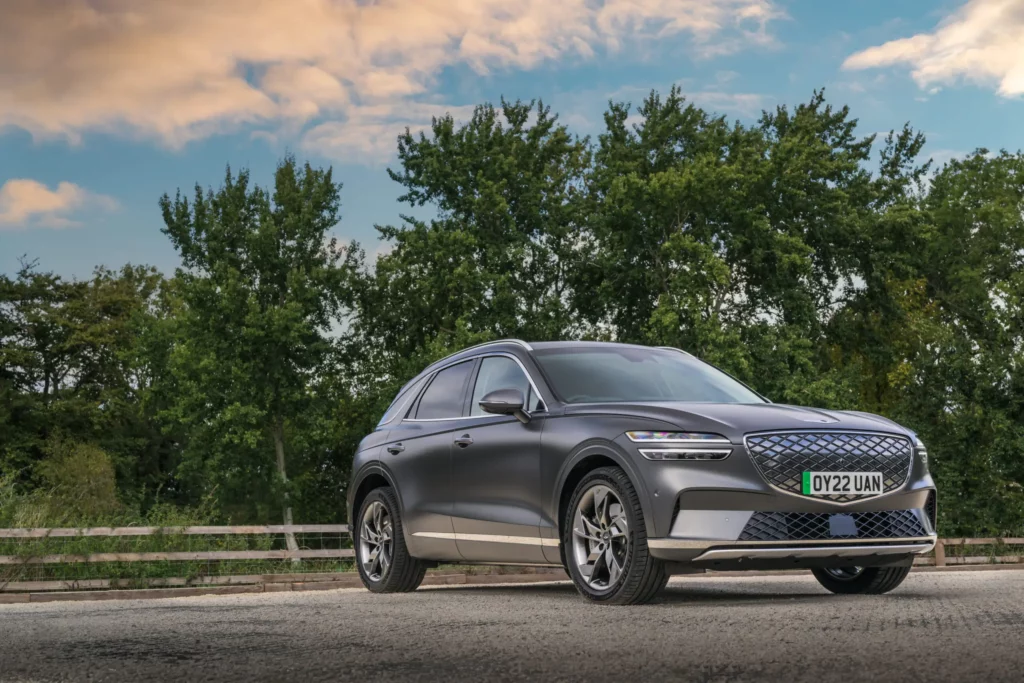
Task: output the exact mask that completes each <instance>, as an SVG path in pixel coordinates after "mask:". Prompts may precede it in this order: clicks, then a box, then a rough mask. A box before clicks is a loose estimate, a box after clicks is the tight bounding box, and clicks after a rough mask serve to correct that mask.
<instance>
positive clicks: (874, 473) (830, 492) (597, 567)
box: [348, 340, 936, 604]
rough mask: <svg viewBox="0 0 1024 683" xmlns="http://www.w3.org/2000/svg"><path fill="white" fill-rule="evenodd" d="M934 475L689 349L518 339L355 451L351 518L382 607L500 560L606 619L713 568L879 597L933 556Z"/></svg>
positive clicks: (874, 428) (478, 359)
mask: <svg viewBox="0 0 1024 683" xmlns="http://www.w3.org/2000/svg"><path fill="white" fill-rule="evenodd" d="M927 461H928V458H927V453H926V451H925V448H924V445H923V444H922V443H921V442H920V441H919V440H918V439H917V437H916V436H915V435H914V433H913V432H912V431H910V430H908V429H906V428H904V427H901V426H900V425H898V424H896V423H894V422H891V421H890V420H887V419H885V418H882V417H878V416H876V415H869V414H866V413H857V412H850V411H834V410H818V409H813V408H800V407H796V406H788V405H779V404H775V403H772V402H770V401H768V400H767V399H765V398H764V397H762V396H760V395H759V394H757V393H756V392H754V391H753V390H751V389H750V388H748V387H747V386H745V385H744V384H742V383H740V382H739V381H737V380H735V379H733V378H732V377H730V376H729V375H727V374H725V373H723V372H722V371H720V370H718V369H716V368H714V367H712V366H710V365H708V364H706V363H703V362H701V361H700V360H698V359H697V358H695V357H693V356H692V355H690V354H688V353H686V352H684V351H680V350H678V349H670V348H649V347H645V346H633V345H628V344H609V343H597V342H588V343H569V342H545V343H533V344H528V343H526V342H523V341H518V340H507V341H499V342H492V343H489V344H483V345H480V346H476V347H472V348H469V349H465V350H463V351H460V352H459V353H456V354H454V355H452V356H449V357H448V358H445V359H443V360H440V361H438V362H436V363H434V364H433V365H431V366H430V367H428V368H427V369H425V370H424V371H423V372H422V373H420V374H419V375H418V376H417V377H415V378H414V379H413V380H412V381H410V382H409V383H408V384H407V385H406V386H405V387H403V388H402V390H401V391H400V392H399V393H398V396H397V397H396V398H395V400H394V402H393V403H392V405H391V407H390V408H388V410H387V412H386V414H385V415H384V417H383V418H382V419H381V421H380V423H379V424H378V425H377V428H376V430H374V432H373V433H372V434H370V435H368V436H367V437H366V438H365V439H363V441H362V443H361V444H360V446H359V450H358V452H357V453H356V456H355V461H354V464H353V468H352V471H353V475H352V482H351V485H350V487H349V491H348V512H349V519H350V520H351V525H350V526H351V529H352V536H353V544H354V547H355V549H356V556H357V557H356V559H357V562H356V564H357V566H358V569H359V573H360V576H361V577H362V580H363V583H364V584H365V585H366V587H367V588H368V589H370V590H371V591H375V592H392V591H409V590H413V589H415V588H416V587H417V586H418V585H419V584H420V582H421V581H422V580H423V576H424V572H425V571H426V569H427V568H428V567H431V566H436V565H437V564H438V563H467V564H488V563H491V564H519V565H536V566H561V567H565V569H566V571H567V572H568V573H569V576H570V577H572V580H573V582H574V583H575V585H576V588H577V589H578V590H579V592H580V593H581V594H582V595H583V596H584V597H586V598H588V599H589V600H592V601H594V602H600V603H608V604H631V603H640V602H645V601H647V600H650V599H651V598H652V597H654V596H655V595H656V594H657V593H658V591H659V590H661V589H662V588H663V587H664V586H665V584H666V583H667V581H668V578H669V576H671V575H673V574H684V573H690V572H700V571H704V570H705V569H718V570H726V569H728V570H735V569H791V568H810V569H811V570H812V571H813V573H814V575H815V576H816V577H817V579H818V581H819V582H821V584H822V585H823V586H824V587H825V588H827V589H828V590H830V591H832V592H835V593H884V592H887V591H890V590H892V589H893V588H895V587H896V586H898V585H899V584H900V583H901V582H902V581H903V579H904V578H905V577H906V576H907V574H908V572H909V571H910V566H911V564H912V561H913V558H914V556H915V555H917V554H919V553H923V552H926V551H928V550H930V549H931V548H932V547H933V546H934V544H935V509H936V506H935V485H934V482H933V481H932V478H931V476H930V475H929V473H928V465H927Z"/></svg>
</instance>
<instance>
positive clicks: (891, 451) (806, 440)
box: [746, 432, 912, 503]
mask: <svg viewBox="0 0 1024 683" xmlns="http://www.w3.org/2000/svg"><path fill="white" fill-rule="evenodd" d="M746 443H747V451H748V452H749V453H750V457H751V459H752V460H753V461H754V464H755V465H756V466H757V468H758V469H759V470H760V471H761V474H763V475H764V477H765V479H767V480H768V483H769V484H771V485H772V486H774V487H775V488H778V489H781V490H783V491H787V492H789V493H796V494H800V493H801V483H802V477H803V473H804V472H881V473H882V486H883V492H884V493H889V492H890V491H895V490H896V489H898V488H899V487H900V486H902V485H903V483H904V482H905V481H906V480H907V475H908V474H909V472H910V459H911V453H912V451H911V446H910V441H909V440H908V439H906V438H904V437H901V436H889V435H887V434H853V433H844V432H791V433H788V434H751V435H750V436H747V437H746ZM874 495H880V494H874ZM814 497H815V498H820V499H824V500H831V501H834V502H836V503H847V502H849V501H852V500H860V499H864V498H871V497H873V496H871V495H868V496H851V495H828V496H814Z"/></svg>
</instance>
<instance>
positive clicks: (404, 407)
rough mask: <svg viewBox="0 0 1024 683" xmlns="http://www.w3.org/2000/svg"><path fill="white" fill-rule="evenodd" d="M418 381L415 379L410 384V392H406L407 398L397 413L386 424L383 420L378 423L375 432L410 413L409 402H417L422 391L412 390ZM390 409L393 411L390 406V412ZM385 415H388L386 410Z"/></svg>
mask: <svg viewBox="0 0 1024 683" xmlns="http://www.w3.org/2000/svg"><path fill="white" fill-rule="evenodd" d="M416 381H417V380H416V379H413V381H411V382H410V383H409V384H410V386H409V390H408V391H406V392H405V396H404V398H403V399H402V404H401V405H400V406H399V408H398V410H396V411H395V414H394V415H392V416H391V419H389V420H388V421H387V422H384V421H383V420H381V421H380V422H378V423H377V426H376V427H374V429H375V430H376V429H380V428H381V427H383V426H384V425H389V424H391V423H392V422H394V421H395V420H398V419H399V416H401V415H402V414H403V413H406V412H408V410H409V402H410V401H415V400H416V398H417V397H418V396H419V395H420V391H413V390H412V388H413V386H414V385H415V384H416ZM421 391H422V390H421ZM390 409H391V406H388V410H390ZM384 413H385V415H386V414H387V410H386V411H384ZM399 421H400V420H399Z"/></svg>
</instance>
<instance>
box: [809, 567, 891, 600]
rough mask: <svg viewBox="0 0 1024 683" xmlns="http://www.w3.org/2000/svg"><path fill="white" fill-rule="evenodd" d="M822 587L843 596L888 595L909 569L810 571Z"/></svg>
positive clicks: (830, 569) (849, 568)
mask: <svg viewBox="0 0 1024 683" xmlns="http://www.w3.org/2000/svg"><path fill="white" fill-rule="evenodd" d="M811 573H812V574H814V578H816V579H817V580H818V583H820V584H821V585H822V586H824V587H825V588H826V589H828V590H830V591H832V592H833V593H839V594H843V595H880V594H882V593H888V592H889V591H891V590H893V589H894V588H896V587H897V586H899V585H900V584H901V583H903V579H905V578H907V574H909V573H910V567H838V568H829V569H812V570H811Z"/></svg>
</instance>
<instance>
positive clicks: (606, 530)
mask: <svg viewBox="0 0 1024 683" xmlns="http://www.w3.org/2000/svg"><path fill="white" fill-rule="evenodd" d="M628 531H629V525H628V522H627V520H626V510H625V508H624V507H623V505H622V501H620V500H619V497H618V495H617V494H616V493H615V491H613V490H612V489H611V488H610V487H608V486H605V485H604V484H596V485H595V486H593V487H591V488H590V489H588V490H587V491H586V493H584V494H583V496H581V497H580V500H579V503H577V505H576V510H575V511H574V513H573V529H572V546H573V547H572V550H573V559H574V560H575V562H576V568H577V569H579V572H580V576H582V578H583V581H584V582H585V583H586V584H587V585H588V586H590V587H591V588H593V589H594V590H597V591H605V590H609V589H611V588H613V587H614V586H615V584H616V583H617V582H618V580H619V577H621V576H622V572H623V570H624V569H625V566H626V560H627V558H628V557H629V533H628Z"/></svg>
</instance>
